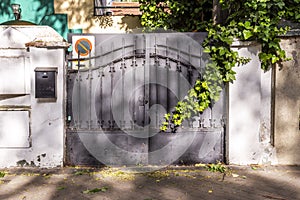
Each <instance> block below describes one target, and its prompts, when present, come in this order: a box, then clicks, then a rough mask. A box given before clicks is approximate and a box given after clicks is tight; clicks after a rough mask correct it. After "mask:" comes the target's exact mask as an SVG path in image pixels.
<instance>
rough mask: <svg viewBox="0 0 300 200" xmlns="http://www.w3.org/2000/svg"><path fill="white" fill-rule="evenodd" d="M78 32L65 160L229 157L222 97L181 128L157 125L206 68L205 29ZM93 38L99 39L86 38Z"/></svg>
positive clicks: (91, 162)
mask: <svg viewBox="0 0 300 200" xmlns="http://www.w3.org/2000/svg"><path fill="white" fill-rule="evenodd" d="M74 36H76V37H77V38H78V35H70V36H69V38H70V40H72V39H73V40H74ZM79 36H80V38H82V39H81V40H80V41H79V42H76V45H77V46H76V47H73V48H76V51H77V53H78V56H76V57H73V58H72V59H70V63H71V66H70V69H69V70H68V81H67V116H68V123H67V134H66V142H67V143H66V144H67V145H66V155H67V156H66V161H67V164H70V165H100V164H105V165H137V164H143V165H149V164H151V165H166V164H171V163H186V164H187V163H195V162H215V161H216V160H220V161H223V160H224V135H225V129H224V123H223V122H224V113H225V108H224V107H225V102H224V101H225V98H224V95H221V96H222V98H221V100H220V101H219V102H217V103H216V104H215V105H213V107H211V108H209V109H207V110H205V112H204V113H202V114H200V113H199V115H198V116H195V117H194V118H193V119H190V120H188V121H186V122H185V123H184V124H183V126H182V127H180V128H179V129H178V130H177V132H176V133H170V132H160V130H159V127H160V125H161V123H162V121H163V117H164V115H165V114H166V113H168V112H170V111H172V110H173V109H174V107H175V105H176V104H177V102H178V101H180V100H182V99H184V97H185V96H186V94H187V92H188V90H189V89H190V88H191V87H192V86H193V84H194V83H195V81H196V80H197V79H198V78H200V77H201V74H202V73H203V72H204V70H205V65H206V63H207V62H208V55H206V54H205V53H203V51H202V50H203V49H202V47H201V42H202V41H203V39H204V38H205V36H206V35H205V33H184V34H183V33H147V34H146V33H145V34H142V33H141V34H94V35H89V36H87V35H79ZM91 36H92V37H94V40H95V42H94V44H91V43H90V42H88V40H87V39H85V37H91ZM85 41H87V42H85ZM73 43H74V41H73ZM92 48H93V51H92ZM92 52H93V53H92ZM81 55H85V56H81Z"/></svg>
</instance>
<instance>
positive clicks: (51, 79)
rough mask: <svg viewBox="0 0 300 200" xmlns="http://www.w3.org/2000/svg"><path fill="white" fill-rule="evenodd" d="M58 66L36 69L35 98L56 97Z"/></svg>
mask: <svg viewBox="0 0 300 200" xmlns="http://www.w3.org/2000/svg"><path fill="white" fill-rule="evenodd" d="M56 75H57V68H56V67H53V68H52V67H51V68H36V69H35V98H56Z"/></svg>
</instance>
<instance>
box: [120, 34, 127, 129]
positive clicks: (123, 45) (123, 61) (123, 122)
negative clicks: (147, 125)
mask: <svg viewBox="0 0 300 200" xmlns="http://www.w3.org/2000/svg"><path fill="white" fill-rule="evenodd" d="M124 56H125V39H124V37H122V61H121V62H122V63H121V70H122V75H121V76H122V94H121V98H122V111H121V116H122V117H121V120H122V121H121V123H120V125H121V127H120V128H125V124H126V121H125V112H124V109H125V97H124V90H125V68H126V65H125V59H124Z"/></svg>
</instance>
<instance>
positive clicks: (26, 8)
mask: <svg viewBox="0 0 300 200" xmlns="http://www.w3.org/2000/svg"><path fill="white" fill-rule="evenodd" d="M12 3H17V4H20V5H21V9H22V12H21V19H22V20H25V21H30V22H33V23H35V24H38V25H48V26H50V27H52V28H53V29H55V30H56V31H57V32H58V33H59V34H60V35H62V36H63V37H64V38H65V39H67V34H68V32H69V30H68V17H67V15H66V14H55V13H54V0H1V2H0V23H3V22H6V21H9V20H14V15H13V12H12V8H11V6H10V5H11V4H12Z"/></svg>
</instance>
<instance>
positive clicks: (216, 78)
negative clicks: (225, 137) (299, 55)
mask: <svg viewBox="0 0 300 200" xmlns="http://www.w3.org/2000/svg"><path fill="white" fill-rule="evenodd" d="M139 2H140V3H141V6H140V10H141V11H142V16H141V23H142V25H143V26H144V27H146V28H148V29H150V30H155V29H158V28H163V29H172V30H176V31H181V32H188V31H206V32H207V33H208V35H207V38H206V40H205V41H204V42H203V47H204V51H205V52H206V53H209V55H210V57H211V60H210V62H209V63H208V64H207V66H206V70H205V72H204V74H203V75H202V78H201V79H199V80H197V81H196V82H195V85H194V86H193V88H192V89H191V90H190V91H188V95H187V96H186V98H184V99H183V100H182V101H179V102H178V104H177V105H176V107H175V108H174V110H173V111H172V112H171V113H168V114H166V115H165V121H164V122H163V124H162V126H161V130H162V131H166V130H168V129H170V130H172V131H176V129H177V128H178V127H179V126H180V125H181V124H182V122H183V121H184V120H186V119H188V118H190V117H192V116H194V115H198V113H201V112H203V111H204V110H205V109H206V108H208V107H209V106H210V105H212V104H213V103H214V102H216V101H217V100H218V99H219V97H220V92H221V91H222V86H223V85H224V84H226V83H229V82H233V81H234V80H235V74H236V73H235V71H234V68H235V67H237V66H240V65H244V64H246V63H247V62H249V61H250V59H248V58H244V57H240V56H239V55H238V53H237V52H235V51H233V50H232V49H231V48H230V47H231V45H232V43H233V42H234V40H236V39H238V40H241V41H256V42H258V43H259V44H261V47H262V50H261V52H260V53H259V58H260V61H261V67H262V70H268V69H269V68H270V67H272V66H273V65H274V64H275V63H279V62H283V61H286V60H288V58H287V57H286V54H285V51H284V50H282V49H281V47H280V39H279V37H278V36H279V35H284V34H285V33H286V32H287V31H288V30H289V29H290V27H288V26H284V25H282V22H283V21H284V20H290V21H293V22H300V9H299V5H300V0H226V1H225V0H220V1H219V2H218V3H219V5H220V7H219V10H220V11H221V13H222V16H223V19H222V20H221V21H222V23H218V21H217V22H216V21H213V18H214V16H215V15H216V13H217V11H216V10H215V8H214V5H215V4H213V1H211V0H195V1H189V0H169V1H160V0H140V1H139ZM214 3H215V2H214ZM219 13H220V12H219Z"/></svg>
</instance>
